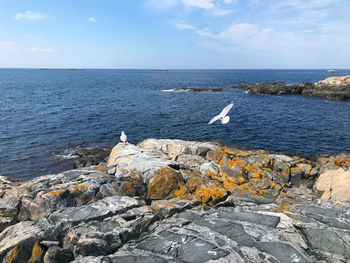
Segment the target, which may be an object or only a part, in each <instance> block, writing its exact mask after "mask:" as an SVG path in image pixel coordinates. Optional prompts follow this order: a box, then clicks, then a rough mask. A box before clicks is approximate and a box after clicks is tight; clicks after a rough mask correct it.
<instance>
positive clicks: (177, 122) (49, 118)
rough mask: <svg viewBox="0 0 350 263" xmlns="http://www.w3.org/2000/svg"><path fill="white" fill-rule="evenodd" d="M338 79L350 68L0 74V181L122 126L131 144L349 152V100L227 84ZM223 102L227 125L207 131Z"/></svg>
mask: <svg viewBox="0 0 350 263" xmlns="http://www.w3.org/2000/svg"><path fill="white" fill-rule="evenodd" d="M342 75H350V70H338V72H337V73H327V72H326V70H317V69H316V70H268V69H266V70H243V69H242V70H169V71H152V70H126V69H125V70H117V69H115V70H114V69H83V70H67V69H55V70H53V69H51V70H42V69H0V175H1V176H9V177H12V178H17V179H19V180H22V181H23V180H30V179H32V178H35V177H38V176H41V175H45V174H52V173H58V172H60V171H64V170H68V169H72V162H73V161H74V159H75V158H76V155H75V151H76V150H77V149H79V148H93V147H105V148H110V147H113V146H114V145H115V144H117V143H118V142H119V136H120V133H121V131H122V130H123V131H125V133H126V134H127V136H128V141H129V143H133V144H136V143H138V142H140V141H142V140H144V139H147V138H157V139H160V138H169V139H175V138H176V139H182V140H195V141H208V140H209V141H211V140H222V141H225V142H229V143H232V144H237V145H241V146H244V147H248V148H262V149H267V150H272V151H284V152H295V153H300V154H314V153H317V152H322V153H339V152H344V151H350V136H349V135H350V102H341V101H331V100H328V99H325V98H317V97H305V96H300V95H284V96H269V95H251V94H248V93H246V92H245V91H244V90H241V89H231V88H228V87H229V86H232V85H237V84H240V83H252V82H262V81H284V82H286V83H290V84H295V83H299V82H302V81H307V82H316V81H319V80H322V79H324V78H326V77H330V76H342ZM190 88H205V89H217V88H223V91H221V92H198V93H193V92H189V91H188V89H190ZM231 101H233V102H234V106H233V108H232V109H231V111H230V112H229V116H230V118H231V119H230V122H229V123H228V124H226V125H221V124H220V122H216V123H214V124H212V125H208V124H207V123H208V121H209V120H210V119H211V118H212V117H214V116H215V115H217V114H219V113H220V112H221V110H222V109H223V108H224V107H225V106H226V105H228V104H229V103H230V102H231Z"/></svg>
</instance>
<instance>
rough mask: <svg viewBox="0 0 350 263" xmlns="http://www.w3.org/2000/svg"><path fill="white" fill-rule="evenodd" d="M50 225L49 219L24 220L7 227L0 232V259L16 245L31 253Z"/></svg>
mask: <svg viewBox="0 0 350 263" xmlns="http://www.w3.org/2000/svg"><path fill="white" fill-rule="evenodd" d="M48 226H49V223H48V222H47V221H39V222H32V221H23V222H19V223H17V224H15V225H12V226H9V227H8V228H6V229H5V230H4V231H2V232H1V233H0V259H2V258H3V257H4V256H5V255H6V254H7V252H8V251H9V250H11V249H13V248H14V247H22V248H23V250H25V251H27V252H28V253H29V254H31V252H32V248H33V247H34V244H35V243H36V242H37V241H38V240H39V239H41V238H42V236H43V233H44V229H45V228H47V227H48Z"/></svg>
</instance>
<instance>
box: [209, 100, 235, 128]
mask: <svg viewBox="0 0 350 263" xmlns="http://www.w3.org/2000/svg"><path fill="white" fill-rule="evenodd" d="M232 106H233V101H231V103H230V104H229V105H227V106H226V107H225V108H224V109H223V110H222V111H221V113H220V114H219V115H216V116H215V117H214V118H212V119H211V120H210V121H209V122H208V124H212V123H213V122H215V121H217V120H220V121H221V124H227V123H228V122H229V121H230V116H226V115H227V113H228V112H229V111H230V109H231V108H232Z"/></svg>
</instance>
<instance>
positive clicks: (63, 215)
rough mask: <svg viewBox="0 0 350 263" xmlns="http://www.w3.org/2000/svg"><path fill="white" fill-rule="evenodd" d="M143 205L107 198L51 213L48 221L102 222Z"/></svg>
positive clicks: (135, 201)
mask: <svg viewBox="0 0 350 263" xmlns="http://www.w3.org/2000/svg"><path fill="white" fill-rule="evenodd" d="M143 204H144V203H143V202H142V201H140V200H138V199H136V198H132V197H127V196H114V197H107V198H104V199H102V200H99V201H96V202H94V203H92V204H91V205H85V206H81V207H66V208H64V209H61V210H59V211H56V212H54V213H52V214H51V215H50V217H49V219H50V220H51V221H53V222H55V223H56V222H59V221H62V220H64V219H68V220H69V221H70V222H72V224H78V223H80V222H82V221H85V222H87V221H90V220H102V219H104V218H106V217H110V216H112V215H115V214H118V213H123V212H125V211H126V210H128V209H131V208H133V207H137V206H141V205H143Z"/></svg>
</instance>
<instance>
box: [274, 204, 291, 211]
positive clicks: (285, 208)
mask: <svg viewBox="0 0 350 263" xmlns="http://www.w3.org/2000/svg"><path fill="white" fill-rule="evenodd" d="M290 206H291V204H290V203H288V202H282V203H280V205H279V206H277V207H275V210H276V211H280V212H289V211H290Z"/></svg>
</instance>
